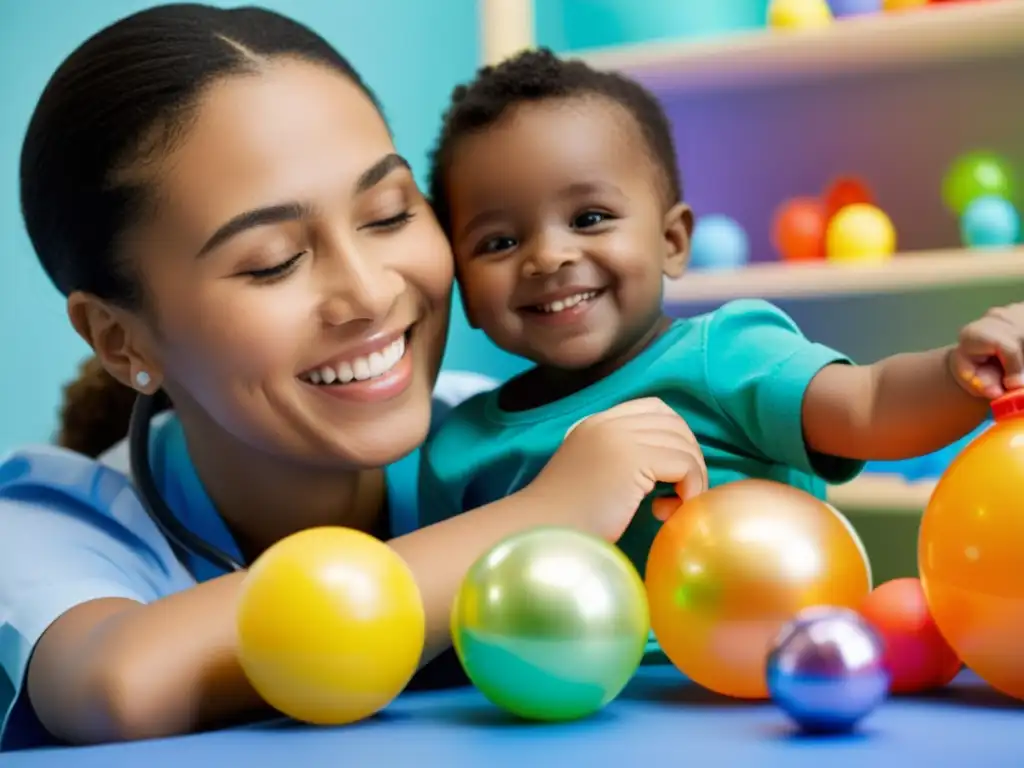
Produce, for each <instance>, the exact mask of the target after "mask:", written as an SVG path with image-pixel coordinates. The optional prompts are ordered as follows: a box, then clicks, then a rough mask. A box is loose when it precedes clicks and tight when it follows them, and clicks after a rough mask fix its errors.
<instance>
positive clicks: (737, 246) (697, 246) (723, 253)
mask: <svg viewBox="0 0 1024 768" xmlns="http://www.w3.org/2000/svg"><path fill="white" fill-rule="evenodd" d="M749 259H750V242H749V240H748V239H747V233H746V232H745V231H744V230H743V227H741V226H740V225H739V224H738V223H737V222H736V221H735V219H732V218H730V217H728V216H723V215H722V214H713V215H711V216H703V217H701V218H700V219H698V220H697V224H696V226H694V228H693V236H692V237H691V238H690V265H691V266H692V267H693V268H694V269H700V270H717V269H737V268H739V267H742V266H743V265H744V264H746V263H747V261H748V260H749Z"/></svg>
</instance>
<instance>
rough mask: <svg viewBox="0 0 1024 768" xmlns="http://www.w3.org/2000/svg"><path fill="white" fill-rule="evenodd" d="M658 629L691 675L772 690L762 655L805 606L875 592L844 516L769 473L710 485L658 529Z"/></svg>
mask: <svg viewBox="0 0 1024 768" xmlns="http://www.w3.org/2000/svg"><path fill="white" fill-rule="evenodd" d="M646 584H647V596H648V602H649V604H650V611H651V624H652V627H653V628H654V634H655V635H656V636H657V638H658V642H659V643H660V645H661V648H662V650H664V652H665V655H666V656H668V658H669V660H671V661H672V663H673V664H675V666H676V667H678V668H679V669H680V670H681V671H682V672H683V673H684V674H685V675H687V676H688V677H690V678H691V679H692V680H693V681H694V682H696V683H698V684H699V685H702V686H704V687H705V688H708V689H710V690H712V691H715V692H717V693H721V694H724V695H727V696H734V697H737V698H747V699H763V698H766V697H767V696H768V688H767V684H766V682H765V675H764V659H765V655H766V654H767V652H768V648H769V647H770V645H771V642H772V639H773V638H774V637H775V636H776V635H777V634H778V632H779V630H780V629H781V628H782V626H783V625H784V624H785V623H786V622H787V621H789V620H790V619H792V617H793V616H794V615H796V614H797V613H798V612H799V611H800V610H801V609H803V608H806V607H809V606H813V605H821V604H832V605H838V606H843V607H850V608H853V607H856V606H859V605H860V603H861V602H862V601H863V599H864V598H865V596H866V595H867V594H868V592H869V591H870V589H871V574H870V569H869V566H868V561H867V556H866V554H865V552H864V548H863V545H862V544H861V543H860V540H859V539H858V537H857V535H856V533H854V531H853V529H852V528H851V527H850V525H849V523H848V522H847V521H846V519H845V518H844V517H843V516H842V515H840V514H839V513H838V512H836V511H835V510H834V509H832V508H831V507H830V506H829V505H828V504H825V503H824V502H822V501H819V500H818V499H816V498H814V497H813V496H811V495H810V494H808V493H805V492H803V491H800V490H797V489H795V488H792V487H790V486H786V485H782V484H780V483H774V482H769V481H766V480H742V481H739V482H734V483H728V484H726V485H721V486H718V487H717V488H713V489H712V490H710V491H708V492H707V493H704V494H701V495H700V496H698V497H696V498H694V499H692V500H691V501H689V502H687V503H686V504H685V505H683V506H682V507H681V508H680V510H679V511H678V512H676V513H675V515H673V516H672V517H671V518H669V520H668V522H667V523H665V525H664V526H662V528H661V530H660V531H659V533H658V535H657V536H656V537H655V540H654V544H653V546H652V547H651V553H650V557H649V559H648V561H647V574H646Z"/></svg>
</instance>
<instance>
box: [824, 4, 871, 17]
mask: <svg viewBox="0 0 1024 768" xmlns="http://www.w3.org/2000/svg"><path fill="white" fill-rule="evenodd" d="M828 4H829V6H830V7H831V8H832V15H833V16H835V17H836V18H841V17H844V16H864V15H867V14H872V13H879V12H880V11H881V10H882V0H829V2H828Z"/></svg>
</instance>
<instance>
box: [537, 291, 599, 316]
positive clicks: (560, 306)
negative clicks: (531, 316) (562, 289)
mask: <svg viewBox="0 0 1024 768" xmlns="http://www.w3.org/2000/svg"><path fill="white" fill-rule="evenodd" d="M597 294H598V291H585V292H584V293H577V294H574V295H572V296H569V297H567V298H564V299H559V300H558V301H552V302H551V303H550V304H538V305H537V306H536V307H534V309H535V310H537V311H538V312H547V313H549V314H550V313H554V312H563V311H564V310H566V309H572V308H573V307H575V306H576V305H577V304H580V303H582V302H584V301H590V300H591V299H593V298H595V297H596V296H597Z"/></svg>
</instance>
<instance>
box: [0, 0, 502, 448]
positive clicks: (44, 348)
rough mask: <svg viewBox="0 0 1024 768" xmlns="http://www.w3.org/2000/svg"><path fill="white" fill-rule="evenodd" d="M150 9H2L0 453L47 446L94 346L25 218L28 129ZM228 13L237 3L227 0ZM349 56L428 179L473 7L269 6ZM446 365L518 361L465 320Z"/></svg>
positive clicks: (377, 1) (85, 2) (119, 5)
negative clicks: (50, 81)
mask: <svg viewBox="0 0 1024 768" xmlns="http://www.w3.org/2000/svg"><path fill="white" fill-rule="evenodd" d="M153 4H154V3H152V2H144V1H143V0H74V1H73V2H71V1H69V0H31V2H17V1H16V0H12V1H11V2H6V1H5V0H0V5H2V10H0V104H2V106H0V329H2V330H0V352H2V361H3V362H2V371H0V452H2V451H4V450H6V449H8V448H11V447H12V446H15V445H18V444H22V443H25V442H40V441H46V440H48V439H49V438H50V436H51V435H52V434H53V431H54V429H55V425H56V409H57V407H58V404H59V400H60V394H61V393H60V389H61V385H62V383H63V382H65V381H67V380H68V379H69V378H70V377H71V376H72V375H73V374H74V370H75V367H76V365H77V364H78V362H79V361H80V360H81V359H82V358H83V357H84V355H85V354H86V348H85V346H84V345H83V344H82V342H81V341H80V340H79V339H78V338H77V337H76V336H75V335H74V334H73V332H72V331H71V329H70V327H69V326H68V323H67V321H66V319H65V315H64V305H63V301H62V299H61V297H60V296H59V295H58V294H57V292H56V291H55V290H54V289H53V288H52V287H51V285H50V284H49V282H48V281H47V280H46V278H45V276H44V275H43V272H42V270H41V269H40V268H39V266H38V265H37V263H36V260H35V257H34V255H33V253H32V250H31V248H30V246H29V242H28V239H27V237H26V236H25V234H24V231H23V228H22V223H21V218H20V214H19V210H18V195H17V161H18V152H19V148H20V145H21V140H22V136H23V132H24V130H25V125H26V123H27V121H28V117H29V114H30V112H31V109H32V107H33V105H34V103H35V100H36V98H37V97H38V95H39V93H40V92H41V90H42V88H43V86H44V85H45V83H46V80H47V78H48V77H49V76H50V74H51V73H52V72H53V70H54V69H55V68H56V67H57V65H58V64H59V63H60V61H61V60H62V59H63V57H64V56H65V55H67V54H68V53H69V52H70V51H71V50H72V49H73V48H74V47H75V46H76V45H77V44H79V43H81V42H82V41H83V40H84V39H85V38H86V37H87V36H89V35H90V34H92V33H94V32H96V31H97V30H98V29H99V28H101V27H102V26H104V25H106V24H108V23H110V22H112V21H114V20H115V19H116V18H118V17H120V16H123V15H126V14H128V13H131V12H133V11H136V10H139V9H142V8H145V7H148V6H150V5H153ZM218 4H220V5H237V4H239V3H229V2H221V3H218ZM262 4H263V5H265V6H267V7H271V8H274V9H277V10H280V11H283V12H285V13H288V14H290V15H292V16H294V17H295V18H297V19H299V20H300V21H303V22H305V23H307V24H309V25H310V26H312V27H313V28H315V29H316V30H318V31H319V32H320V33H321V34H323V35H325V36H326V37H327V38H328V39H330V40H331V41H332V42H333V43H334V44H335V45H337V46H338V47H339V48H340V49H341V50H342V52H344V53H345V54H346V55H347V56H349V57H350V58H351V59H352V61H353V62H354V63H355V65H356V66H357V67H358V68H359V69H360V71H361V72H362V73H363V75H364V76H365V77H366V79H367V80H368V82H369V83H370V84H371V85H372V86H373V87H374V88H375V89H376V90H377V92H378V93H379V94H380V96H381V98H382V100H383V102H384V105H385V107H386V110H387V112H388V116H389V118H390V119H391V122H392V125H393V126H394V129H395V132H396V135H397V140H398V143H399V147H400V149H401V151H402V152H403V153H405V154H406V155H407V156H408V157H409V158H410V159H411V160H413V161H414V163H415V167H416V170H417V172H418V175H419V176H420V177H421V178H422V177H423V174H424V172H425V170H426V153H427V150H428V147H429V146H430V144H431V143H432V142H433V139H434V135H435V132H436V131H437V129H438V127H439V119H440V114H441V111H442V109H443V108H444V105H445V103H446V102H447V98H448V95H449V93H450V90H451V88H452V86H453V85H455V84H456V83H457V82H459V81H461V80H465V79H467V78H469V77H471V76H472V74H473V71H474V69H475V67H476V66H477V62H478V51H479V32H478V22H477V11H476V2H475V0H426V1H425V0H276V1H275V0H264V2H263V3H262ZM447 364H448V365H449V366H458V367H472V368H473V369H475V370H483V371H485V372H489V373H492V374H495V375H503V374H507V373H508V372H510V371H511V370H513V369H514V367H515V364H514V363H513V362H512V361H511V360H510V359H509V358H507V357H506V356H504V355H502V354H501V353H499V352H498V351H497V350H495V349H494V348H493V347H491V346H490V344H488V343H487V342H486V341H484V340H483V339H482V338H481V337H480V336H479V334H477V333H475V332H473V331H470V330H469V329H468V328H467V327H466V325H465V322H464V320H463V319H462V317H461V312H460V311H458V310H457V311H456V320H455V322H454V323H453V330H452V336H451V344H450V346H449V353H448V359H447Z"/></svg>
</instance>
